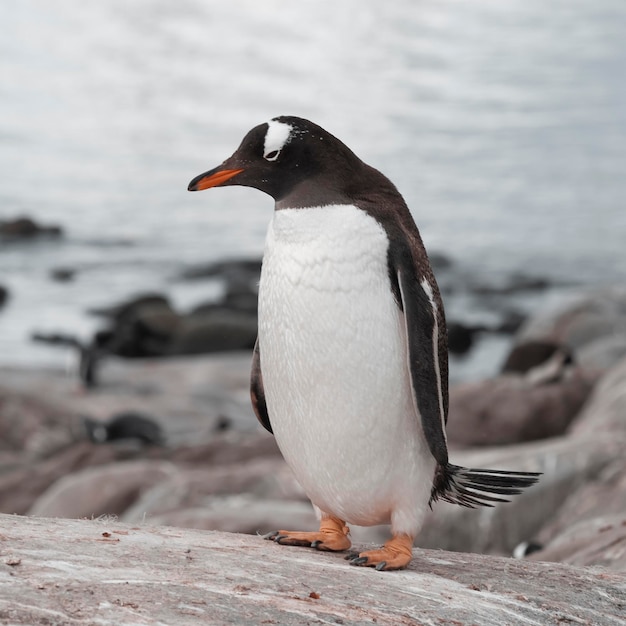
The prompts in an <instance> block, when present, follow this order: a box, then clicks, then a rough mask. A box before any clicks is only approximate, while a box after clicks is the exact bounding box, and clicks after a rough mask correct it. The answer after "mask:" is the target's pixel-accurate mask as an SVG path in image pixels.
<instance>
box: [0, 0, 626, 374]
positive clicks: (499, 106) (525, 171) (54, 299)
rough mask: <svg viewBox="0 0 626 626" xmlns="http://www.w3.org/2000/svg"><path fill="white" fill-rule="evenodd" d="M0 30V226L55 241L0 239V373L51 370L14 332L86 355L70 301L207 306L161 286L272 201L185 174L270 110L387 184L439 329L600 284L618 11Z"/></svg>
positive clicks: (620, 87)
mask: <svg viewBox="0 0 626 626" xmlns="http://www.w3.org/2000/svg"><path fill="white" fill-rule="evenodd" d="M0 22H1V23H2V25H3V36H2V38H1V39H0V77H1V80H0V172H1V174H0V220H5V221H8V220H12V219H15V218H16V217H18V216H22V215H27V216H29V217H31V218H32V219H33V220H35V221H36V222H37V223H39V224H42V225H44V226H45V225H49V224H52V225H56V226H59V227H61V228H62V230H63V236H62V237H59V238H49V237H38V238H32V239H29V240H28V241H27V242H24V241H20V242H16V241H14V240H12V239H7V238H6V237H5V238H4V239H0V285H2V286H4V287H5V288H6V289H7V290H8V292H9V294H10V297H9V298H7V301H6V304H5V306H4V308H3V309H2V312H1V313H0V362H1V363H4V364H22V365H30V364H33V365H34V364H39V365H40V364H47V365H51V364H52V365H57V364H59V363H65V362H66V358H65V352H64V351H63V350H59V349H58V348H52V347H49V346H47V345H42V344H40V343H39V344H35V343H33V342H32V341H31V340H30V337H31V335H32V333H33V332H43V333H59V332H63V333H70V334H74V335H77V336H78V337H81V338H82V339H85V340H86V339H88V338H89V337H90V336H91V334H92V333H93V331H94V329H95V328H97V327H98V325H99V324H100V321H99V320H98V319H97V318H94V317H93V316H90V315H87V313H86V312H87V310H88V309H92V308H98V307H104V306H109V305H111V304H113V303H117V302H119V301H123V300H124V299H125V298H128V297H131V296H133V295H136V294H137V293H142V292H161V293H164V294H166V295H167V296H168V297H169V298H170V299H171V300H172V303H173V305H174V306H175V307H176V308H177V310H180V311H188V310H190V309H191V308H192V307H193V306H196V305H197V304H199V303H200V302H204V301H206V300H207V299H210V298H211V297H216V296H217V295H218V294H219V289H220V288H219V285H216V284H215V283H214V282H212V281H210V280H208V281H203V282H200V283H199V282H197V281H194V282H190V281H186V280H182V279H181V273H184V271H185V270H186V269H188V268H190V267H193V266H195V265H197V264H203V263H207V262H210V261H215V260H221V259H225V258H241V257H258V256H260V254H261V253H262V248H263V240H264V235H265V229H266V227H267V223H268V221H269V219H270V218H271V210H272V201H271V199H270V198H269V197H265V196H263V195H261V194H259V193H258V192H256V191H253V190H249V189H243V188H230V189H227V190H214V191H212V192H211V193H207V194H189V193H188V192H187V191H186V186H187V183H188V181H189V180H190V179H191V178H192V177H193V176H195V175H196V174H198V173H200V172H202V171H205V170H206V169H209V168H210V167H213V166H214V165H216V164H218V163H220V162H221V161H222V160H223V159H224V158H226V157H227V156H229V155H230V154H231V153H232V152H233V151H234V149H235V148H236V147H237V145H238V144H239V142H240V140H241V138H242V137H243V136H244V134H245V133H246V132H247V131H248V130H249V129H250V128H252V127H253V126H255V125H257V124H259V123H262V122H264V121H266V120H268V119H270V118H271V117H274V116H276V115H281V114H291V115H298V116H301V117H307V118H309V119H312V120H313V121H315V122H317V123H319V124H320V125H322V126H324V127H325V128H326V129H327V130H329V131H330V132H332V133H333V134H335V135H336V136H338V137H339V138H341V139H342V140H343V141H344V142H345V143H347V144H348V145H349V146H350V147H351V148H352V149H353V150H354V151H355V152H356V153H357V154H358V155H359V156H361V157H362V158H363V159H364V160H365V161H367V162H368V163H370V164H371V165H373V166H375V167H377V168H378V169H380V170H382V171H383V172H384V173H385V174H386V175H387V176H388V177H389V178H391V180H393V181H394V182H395V183H396V185H397V186H398V187H399V189H400V190H401V192H402V193H403V195H404V196H405V198H406V200H407V203H408V205H409V207H411V209H412V212H413V215H414V216H415V219H416V221H417V223H418V226H419V227H420V229H421V232H422V236H423V238H424V240H425V243H426V245H427V247H428V249H429V251H431V252H437V253H440V254H442V255H445V257H446V258H447V259H448V260H449V261H451V262H452V263H453V264H454V267H455V268H456V278H455V279H454V280H452V284H451V285H448V282H449V281H448V280H447V279H446V276H444V275H443V273H442V272H441V271H440V272H439V273H438V276H439V277H440V281H442V283H443V284H442V287H444V292H445V291H447V293H446V294H445V295H446V305H447V310H448V317H449V318H451V319H452V320H457V321H460V322H462V323H465V324H470V325H471V324H479V325H480V324H487V325H489V324H490V323H492V322H493V323H496V322H498V320H494V319H493V318H494V314H495V313H494V311H495V312H497V311H499V310H500V309H502V308H505V309H506V310H507V312H509V311H510V310H511V309H514V310H516V311H519V312H520V313H528V311H529V310H531V309H533V308H535V307H536V306H537V305H538V304H543V303H545V302H550V301H552V300H554V299H561V298H563V297H565V296H566V295H567V294H568V293H569V292H570V291H571V289H570V288H571V286H572V284H574V285H579V284H597V283H614V282H617V281H620V280H623V278H624V275H625V273H626V255H625V254H624V253H623V248H624V245H623V234H624V232H625V229H626V211H625V210H624V206H623V198H624V197H625V196H626V176H624V175H623V172H624V166H625V164H626V82H625V81H624V80H622V78H623V73H624V67H625V66H626V45H625V43H624V42H625V36H624V33H625V30H624V24H625V23H626V7H625V6H624V4H623V2H621V1H620V0H597V1H594V2H587V1H586V0H553V1H552V2H549V3H545V2H541V1H540V0H508V1H507V2H499V1H496V0H480V1H477V2H471V3H467V2H463V1H462V0H458V1H455V0H453V1H450V0H444V1H441V0H436V1H435V0H427V1H418V2H415V1H414V0H399V1H398V2H394V3H391V4H389V3H388V4H386V5H384V6H383V5H381V4H380V3H377V2H369V1H365V2H364V1H359V2H357V1H356V0H355V1H348V2H343V3H336V2H319V1H316V2H313V1H310V2H309V1H305V2H298V3H290V2H285V1H278V0H273V1H269V2H263V3H258V2H252V1H250V2H245V1H238V2H229V3H223V2H222V3H220V2H201V1H200V0H195V1H194V0H183V1H181V2H178V3H175V4H172V3H169V2H164V1H159V0H139V1H137V2H133V3H130V4H129V3H126V2H122V1H121V0H119V1H117V0H107V1H106V2H100V3H96V4H94V3H82V4H76V3H75V2H71V1H70V0H59V1H57V2H54V3H49V2H44V1H43V0H23V1H20V2H3V3H2V5H1V6H0ZM59 270H60V271H61V272H60V273H59ZM63 271H65V274H64V273H63ZM55 275H56V276H57V278H58V277H59V275H60V276H61V280H58V279H57V280H55V279H54V276H55ZM68 275H69V277H70V279H67V280H62V279H63V277H65V278H67V277H68ZM520 275H521V277H522V279H524V278H526V277H531V279H532V280H531V281H530V283H531V284H530V285H528V284H527V283H528V281H526V282H525V281H524V280H522V283H523V284H522V287H525V288H523V289H521V290H516V289H514V288H508V287H510V284H509V283H510V277H511V276H513V277H514V278H517V279H519V278H520ZM518 282H519V281H518ZM533 286H535V287H537V288H536V289H533V288H532V287H533ZM447 287H449V288H447ZM476 287H478V288H483V289H482V292H481V293H479V294H478V295H479V297H476V293H475V291H476V289H475V288H476ZM502 289H504V290H505V292H506V293H504V295H505V296H506V300H505V301H504V303H499V304H498V306H495V307H494V304H493V302H492V301H489V302H486V301H485V297H484V296H485V293H486V292H489V293H490V294H491V295H494V292H497V291H498V290H500V291H501V290H502ZM496 295H497V294H496ZM498 323H499V322H498ZM506 346H507V338H506V337H503V336H501V335H494V336H483V337H481V338H479V340H478V348H477V349H476V350H475V351H474V353H473V354H472V355H471V357H465V359H464V360H462V361H459V363H458V364H456V369H455V366H453V376H455V377H456V378H459V379H468V378H476V377H479V376H480V375H484V374H488V373H491V372H493V371H495V370H496V369H497V367H498V366H499V365H500V362H501V360H502V356H503V354H504V351H505V349H506Z"/></svg>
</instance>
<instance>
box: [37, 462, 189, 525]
mask: <svg viewBox="0 0 626 626" xmlns="http://www.w3.org/2000/svg"><path fill="white" fill-rule="evenodd" d="M177 471H178V470H177V469H176V467H175V466H174V465H172V464H171V463H168V462H164V461H127V462H124V463H111V464H107V465H102V466H100V467H90V468H86V469H84V470H82V471H79V472H74V473H73V474H70V475H69V476H64V477H63V478H60V479H59V480H58V481H57V482H55V483H54V484H53V485H51V486H50V487H49V489H48V490H47V491H46V492H45V493H43V494H42V495H41V496H40V497H39V498H38V499H37V500H36V502H35V503H34V504H33V506H32V507H31V508H30V510H29V512H28V514H29V515H37V516H42V517H69V518H81V517H98V516H100V515H120V514H121V513H123V512H124V511H125V510H126V509H127V508H128V507H129V506H130V505H131V504H132V503H133V502H134V501H135V500H136V499H137V498H138V497H139V495H140V494H141V492H142V491H144V490H146V489H148V488H150V487H152V486H153V485H155V484H157V483H158V482H161V481H163V480H167V479H169V478H171V477H172V476H174V475H175V473H176V472H177Z"/></svg>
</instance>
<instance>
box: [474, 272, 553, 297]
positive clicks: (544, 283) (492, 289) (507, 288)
mask: <svg viewBox="0 0 626 626" xmlns="http://www.w3.org/2000/svg"><path fill="white" fill-rule="evenodd" d="M550 285H551V283H550V281H549V280H548V279H547V278H541V277H538V276H527V275H526V274H520V273H514V274H511V275H510V276H507V278H506V280H505V281H504V282H503V283H501V284H498V285H486V284H482V285H481V284H476V285H473V286H472V291H473V292H474V293H475V294H478V295H481V296H490V295H510V294H513V293H519V292H523V291H543V290H545V289H547V288H548V287H550Z"/></svg>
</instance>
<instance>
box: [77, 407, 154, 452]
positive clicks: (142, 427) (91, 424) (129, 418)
mask: <svg viewBox="0 0 626 626" xmlns="http://www.w3.org/2000/svg"><path fill="white" fill-rule="evenodd" d="M83 425H84V427H85V431H86V433H87V437H88V438H89V439H90V441H91V442H92V443H100V444H101V443H111V442H112V441H119V440H121V439H135V440H138V441H141V442H142V443H144V444H147V445H156V446H160V445H163V444H164V441H165V439H164V436H163V430H162V429H161V426H159V424H158V423H157V422H156V421H155V420H154V419H152V418H151V417H148V416H147V415H143V414H141V413H135V412H127V413H118V414H117V415H113V416H112V417H111V418H110V419H108V420H106V421H102V420H94V419H92V418H90V417H86V416H85V417H83Z"/></svg>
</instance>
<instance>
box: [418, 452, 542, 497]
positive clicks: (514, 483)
mask: <svg viewBox="0 0 626 626" xmlns="http://www.w3.org/2000/svg"><path fill="white" fill-rule="evenodd" d="M539 476H541V474H540V473H536V472H510V471H504V470H492V469H468V468H466V467H460V466H458V465H451V464H450V463H448V464H447V465H446V466H445V467H444V466H441V465H440V466H438V467H437V472H436V473H435V479H434V481H433V489H432V492H431V494H430V502H429V505H430V506H431V507H432V504H433V502H437V500H445V501H446V502H451V503H452V504H460V505H461V506H465V507H469V508H475V507H477V506H489V507H491V506H493V504H492V503H494V502H510V500H509V499H507V498H502V497H500V496H515V495H517V494H519V493H522V491H523V490H524V489H525V488H526V487H530V486H531V485H534V484H535V483H536V482H537V480H538V479H539Z"/></svg>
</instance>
